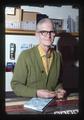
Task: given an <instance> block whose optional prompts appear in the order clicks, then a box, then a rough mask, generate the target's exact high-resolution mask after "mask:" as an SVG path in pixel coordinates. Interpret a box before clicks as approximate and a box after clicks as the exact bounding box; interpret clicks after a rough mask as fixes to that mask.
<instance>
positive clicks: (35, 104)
mask: <svg viewBox="0 0 84 120" xmlns="http://www.w3.org/2000/svg"><path fill="white" fill-rule="evenodd" d="M52 99H53V98H38V97H37V98H36V97H34V98H31V99H30V100H28V101H26V102H25V103H24V107H25V108H28V109H29V108H30V109H33V110H36V111H39V112H42V111H43V110H44V108H45V107H46V106H47V105H48V104H49V103H50V102H51V101H52Z"/></svg>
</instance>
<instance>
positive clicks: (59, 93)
mask: <svg viewBox="0 0 84 120" xmlns="http://www.w3.org/2000/svg"><path fill="white" fill-rule="evenodd" d="M55 93H56V97H57V98H58V99H60V98H63V97H64V95H65V94H66V91H65V90H64V89H58V90H57V91H55Z"/></svg>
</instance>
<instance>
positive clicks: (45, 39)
mask: <svg viewBox="0 0 84 120" xmlns="http://www.w3.org/2000/svg"><path fill="white" fill-rule="evenodd" d="M36 37H37V38H38V39H39V44H38V45H36V46H34V47H33V48H31V49H29V50H25V51H23V52H22V53H21V54H20V56H19V58H18V60H17V63H16V66H15V69H14V74H13V78H12V81H11V86H12V89H13V90H14V92H15V94H16V95H18V96H23V97H36V96H37V97H42V98H51V97H55V96H56V97H57V98H62V97H63V96H64V94H65V90H63V89H62V84H61V83H59V81H58V80H59V76H60V68H61V64H60V61H61V60H60V58H61V56H60V54H59V53H58V52H56V51H55V50H54V49H52V48H51V45H52V43H53V41H54V38H55V32H54V23H53V22H52V21H51V20H50V19H49V18H44V19H42V20H40V21H39V22H38V24H37V27H36ZM46 61H47V62H46ZM47 63H48V64H47Z"/></svg>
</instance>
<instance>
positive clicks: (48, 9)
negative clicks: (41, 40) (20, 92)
mask: <svg viewBox="0 0 84 120" xmlns="http://www.w3.org/2000/svg"><path fill="white" fill-rule="evenodd" d="M21 8H22V9H24V10H25V11H32V12H33V11H34V12H40V13H42V14H47V15H48V16H49V17H50V18H55V19H66V18H67V17H68V15H71V17H73V19H76V16H78V15H79V10H78V9H72V7H71V6H62V7H55V6H44V7H31V6H21ZM58 38H59V37H56V38H55V42H54V43H55V44H56V43H57V40H58ZM11 42H13V43H15V44H16V56H15V60H11V59H10V57H9V53H10V43H11ZM5 43H6V49H5V53H6V60H5V64H6V63H7V62H16V61H17V58H18V56H19V54H20V52H21V51H22V49H21V46H22V45H23V44H26V45H27V44H28V45H29V44H31V43H32V44H33V45H35V44H38V40H37V39H36V37H35V36H28V35H25V36H24V35H21V36H20V35H6V36H5ZM11 79H12V73H11V72H6V75H5V81H6V82H5V90H6V91H12V89H11V86H10V81H11Z"/></svg>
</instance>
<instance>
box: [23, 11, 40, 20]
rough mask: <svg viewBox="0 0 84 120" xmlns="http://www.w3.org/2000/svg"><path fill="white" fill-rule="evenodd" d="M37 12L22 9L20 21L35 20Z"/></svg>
mask: <svg viewBox="0 0 84 120" xmlns="http://www.w3.org/2000/svg"><path fill="white" fill-rule="evenodd" d="M37 14H38V13H37V12H28V11H23V13H22V21H24V22H25V21H36V20H37Z"/></svg>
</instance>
